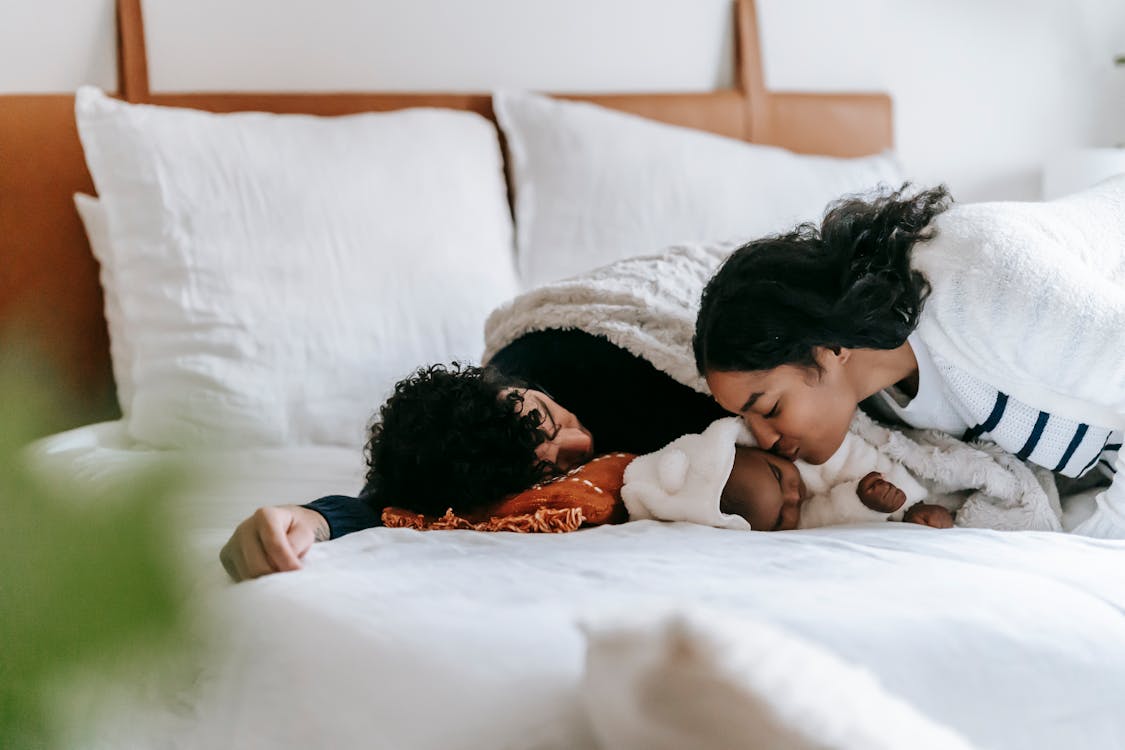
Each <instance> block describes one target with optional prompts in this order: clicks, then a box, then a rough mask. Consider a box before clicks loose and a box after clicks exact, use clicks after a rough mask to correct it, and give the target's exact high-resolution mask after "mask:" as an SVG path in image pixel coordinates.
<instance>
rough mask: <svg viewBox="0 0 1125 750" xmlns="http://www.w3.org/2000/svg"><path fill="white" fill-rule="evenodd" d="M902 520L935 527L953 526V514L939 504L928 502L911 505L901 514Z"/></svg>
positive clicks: (946, 527)
mask: <svg viewBox="0 0 1125 750" xmlns="http://www.w3.org/2000/svg"><path fill="white" fill-rule="evenodd" d="M902 520H903V521H905V522H906V523H917V524H921V525H922V526H930V527H932V528H935V529H951V528H953V514H952V513H950V512H949V511H948V510H947V509H945V508H943V507H941V506H940V505H930V504H928V503H915V504H914V505H911V506H910V509H909V510H908V511H906V514H905V515H903V517H902Z"/></svg>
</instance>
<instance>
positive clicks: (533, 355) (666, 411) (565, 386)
mask: <svg viewBox="0 0 1125 750" xmlns="http://www.w3.org/2000/svg"><path fill="white" fill-rule="evenodd" d="M685 356H691V353H690V352H687V353H685ZM489 364H490V365H492V366H494V367H496V368H497V369H498V370H500V371H501V372H504V373H505V374H508V375H513V376H516V377H519V378H522V379H523V380H525V381H527V382H529V383H530V384H531V385H532V387H534V388H538V389H540V390H543V391H546V392H547V393H548V394H549V395H550V396H551V397H552V398H554V399H555V400H556V401H557V402H558V403H560V404H561V405H562V406H563V407H564V408H566V409H569V410H570V411H572V412H574V415H575V416H576V417H578V420H579V421H580V422H581V423H582V424H583V425H584V426H585V427H586V428H587V429H588V430H590V432H591V434H593V436H594V450H595V452H599V453H610V452H615V451H625V452H628V453H651V452H652V451H656V450H659V449H661V448H663V447H664V446H665V445H667V444H668V443H670V442H671V441H672V440H674V439H676V438H678V437H680V436H681V435H686V434H689V433H696V432H702V431H703V430H705V429H706V428H707V425H709V424H711V423H712V422H714V421H715V420H716V419H720V418H722V417H725V416H729V415H728V414H727V412H726V411H724V410H723V408H722V407H720V406H719V405H718V404H716V403H715V402H714V401H713V400H712V399H711V397H710V396H707V395H704V394H702V393H698V392H696V391H694V390H692V389H691V388H688V387H687V386H686V385H682V384H681V383H679V382H677V381H676V380H675V379H673V378H672V377H671V376H670V375H668V374H667V373H664V372H661V371H660V370H658V369H657V368H656V367H654V366H653V365H652V364H651V363H650V362H648V361H647V360H645V359H642V358H641V357H637V356H634V355H633V354H630V353H629V352H627V351H625V350H624V349H622V348H620V347H618V346H616V345H614V344H613V343H611V342H610V341H608V340H607V339H604V338H602V337H600V336H593V335H591V334H588V333H585V332H583V331H577V330H547V331H536V332H533V333H529V334H526V335H524V336H522V337H520V338H518V339H516V340H515V341H513V342H512V343H511V344H509V345H508V346H506V347H504V348H503V349H501V350H500V351H499V352H497V353H496V355H495V356H494V357H493V358H492V360H491V361H490V362H489Z"/></svg>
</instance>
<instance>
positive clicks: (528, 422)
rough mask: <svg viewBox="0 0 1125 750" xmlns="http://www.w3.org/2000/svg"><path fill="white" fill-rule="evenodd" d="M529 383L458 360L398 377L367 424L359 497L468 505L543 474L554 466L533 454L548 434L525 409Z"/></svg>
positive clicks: (428, 506)
mask: <svg viewBox="0 0 1125 750" xmlns="http://www.w3.org/2000/svg"><path fill="white" fill-rule="evenodd" d="M526 387H528V384H527V383H525V382H523V381H521V380H518V379H516V378H511V377H508V376H505V375H503V374H502V373H500V372H498V371H497V370H496V369H494V368H490V367H473V366H468V365H462V364H461V363H458V362H454V363H453V364H452V365H449V366H446V365H441V364H438V365H432V366H430V367H423V368H420V369H419V370H417V371H415V372H414V373H413V374H412V375H410V376H409V377H407V378H404V379H403V380H400V381H399V382H398V383H396V384H395V388H394V393H393V394H392V395H391V397H390V398H388V399H387V401H386V403H384V404H383V406H382V408H381V409H380V410H379V413H378V414H377V415H376V421H374V422H373V424H372V425H371V427H370V438H369V440H368V442H367V448H366V454H367V465H368V471H367V484H366V486H365V487H364V489H363V492H362V498H363V499H364V500H365V501H366V502H367V503H368V504H369V505H370V506H371V507H372V508H375V509H376V510H380V511H381V510H382V509H383V508H386V507H387V506H391V505H393V506H398V507H403V508H407V509H409V510H413V511H415V512H417V513H424V514H427V515H441V514H443V513H445V511H446V509H448V508H453V510H454V511H455V512H457V513H472V512H473V511H475V510H477V509H479V508H480V507H481V506H483V505H485V504H487V503H491V502H494V501H496V500H499V499H501V498H502V497H504V496H505V495H508V494H511V493H513V492H519V491H521V490H525V489H527V488H528V487H531V486H532V485H534V484H535V483H537V482H539V481H540V480H542V479H543V478H544V477H545V476H547V475H548V474H550V473H552V472H553V471H554V467H553V466H552V465H551V464H550V463H547V462H544V461H541V460H539V459H538V458H537V457H536V455H535V450H536V448H537V447H538V446H539V445H540V444H541V443H542V442H543V441H544V440H546V439H547V435H546V433H545V431H544V430H543V429H542V422H543V415H541V414H539V413H538V411H537V410H529V411H528V412H527V413H522V404H523V391H522V389H523V388H526ZM505 389H514V390H508V392H507V393H505V392H504V391H505Z"/></svg>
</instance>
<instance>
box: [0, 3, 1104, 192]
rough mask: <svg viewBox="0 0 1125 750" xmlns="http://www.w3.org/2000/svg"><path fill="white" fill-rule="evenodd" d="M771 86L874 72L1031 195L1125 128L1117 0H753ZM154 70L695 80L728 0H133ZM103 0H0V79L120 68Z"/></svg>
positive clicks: (226, 75)
mask: <svg viewBox="0 0 1125 750" xmlns="http://www.w3.org/2000/svg"><path fill="white" fill-rule="evenodd" d="M758 5H759V12H760V15H761V23H762V28H763V36H764V45H765V56H766V75H767V80H768V82H769V83H770V85H772V86H774V87H777V88H787V89H804V90H826V91H827V90H839V91H842V90H883V91H889V92H890V93H891V94H892V96H893V97H894V100H895V106H896V140H897V143H898V151H899V154H900V157H901V159H902V161H903V163H904V165H905V167H906V169H907V171H908V173H909V174H910V175H911V176H912V177H913V178H914V179H916V180H918V181H920V182H923V183H930V182H939V181H945V182H947V183H948V184H949V185H950V186H951V187H952V188H953V191H954V194H955V195H956V196H957V197H958V198H959V199H961V200H979V199H997V198H1013V199H1026V198H1035V197H1037V196H1038V189H1039V172H1040V168H1041V165H1042V163H1043V162H1044V161H1045V160H1046V159H1047V158H1049V157H1050V156H1052V155H1053V154H1055V153H1056V152H1058V151H1060V150H1063V149H1066V148H1071V147H1076V146H1084V145H1110V144H1112V143H1115V142H1118V141H1125V68H1122V69H1114V68H1113V66H1112V58H1113V55H1114V54H1115V53H1125V2H1122V0H941V1H940V2H935V1H934V0H848V1H847V2H844V1H843V0H759V2H758ZM145 10H146V14H147V20H148V29H149V32H148V33H149V51H150V72H151V75H152V82H153V86H154V88H156V89H158V90H205V89H212V90H217V89H227V90H231V89H259V90H281V89H290V90H297V89H310V90H311V89H336V90H347V89H352V90H355V89H371V90H374V89H400V90H401V89H449V90H456V89H472V90H482V89H488V88H493V87H527V88H540V89H547V90H570V91H583V90H585V91H593V90H601V91H607V90H618V91H625V90H628V91H639V90H706V89H710V88H715V87H721V86H726V85H729V84H730V82H731V79H732V73H731V49H732V47H731V40H732V25H731V14H730V4H729V0H567V1H566V2H561V1H560V0H315V1H314V0H147V1H146V3H145ZM114 44H115V40H114V34H113V3H112V0H0V92H18V91H68V90H72V89H73V88H75V87H76V86H77V85H79V84H81V83H86V82H90V83H96V84H99V85H101V86H103V87H106V88H113V86H114V85H115V77H116V69H115V62H114Z"/></svg>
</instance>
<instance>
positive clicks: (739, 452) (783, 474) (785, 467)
mask: <svg viewBox="0 0 1125 750" xmlns="http://www.w3.org/2000/svg"><path fill="white" fill-rule="evenodd" d="M807 497H808V490H807V489H806V488H805V483H804V482H803V481H802V480H801V474H800V472H798V471H797V467H796V466H795V465H794V464H793V462H792V461H790V460H789V459H786V458H782V457H781V456H775V455H773V454H772V453H767V452H766V451H764V450H761V449H760V448H746V447H743V446H739V447H738V448H736V449H735V456H734V468H733V469H732V470H731V473H730V479H728V480H727V485H726V487H725V488H724V489H723V498H722V505H721V506H720V507H721V509H722V511H723V512H724V513H729V514H732V515H736V516H742V517H743V518H745V519H746V520H747V521H749V522H750V526H751V528H753V529H755V530H757V531H785V530H788V529H795V528H797V522H798V521H799V520H800V518H801V503H803V502H804V501H805V498H807Z"/></svg>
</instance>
